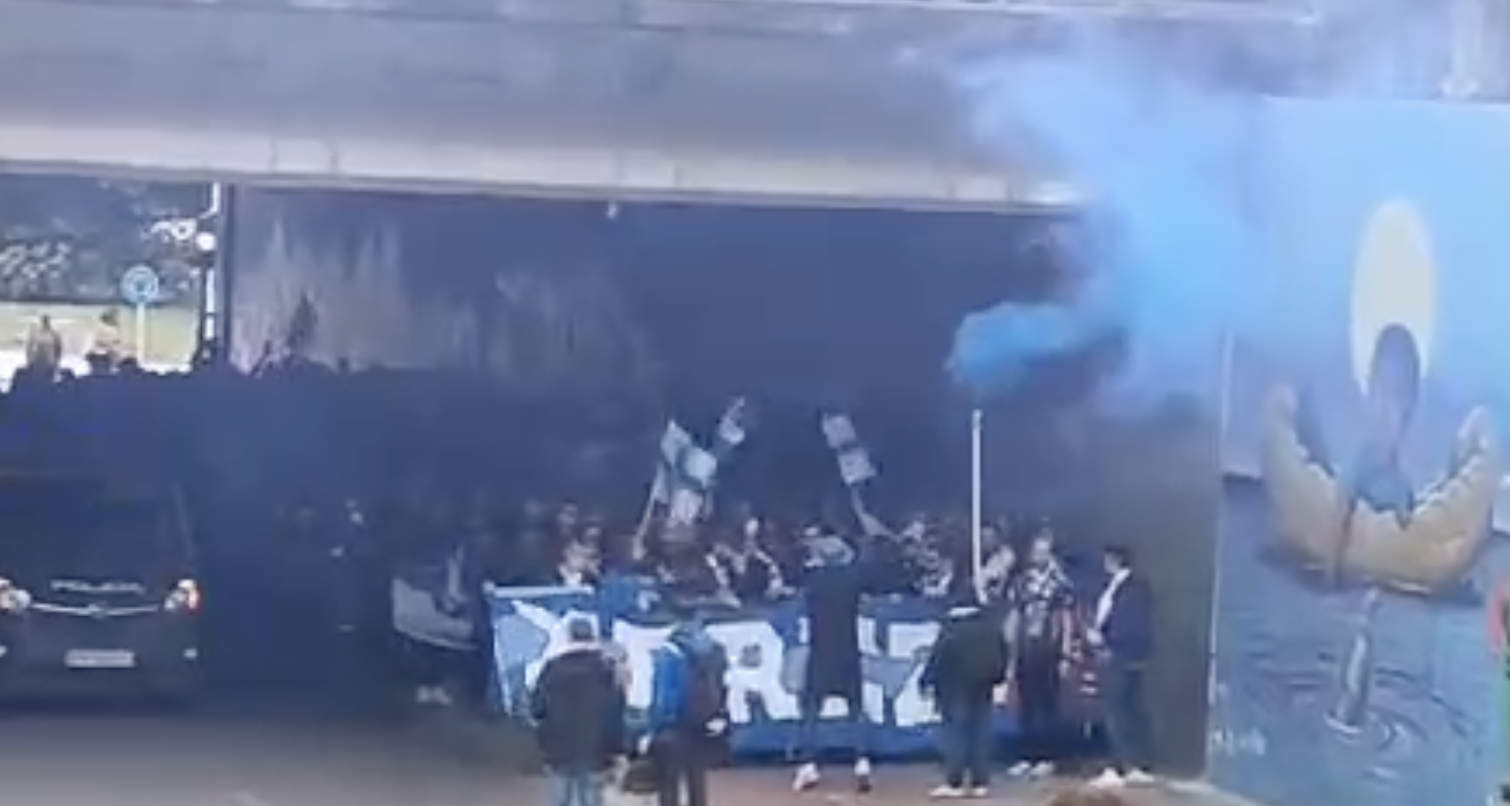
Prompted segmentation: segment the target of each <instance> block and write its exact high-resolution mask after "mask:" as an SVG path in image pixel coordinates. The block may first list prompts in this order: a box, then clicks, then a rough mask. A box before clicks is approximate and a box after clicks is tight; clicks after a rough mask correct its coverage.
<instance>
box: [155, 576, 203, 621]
mask: <svg viewBox="0 0 1510 806" xmlns="http://www.w3.org/2000/svg"><path fill="white" fill-rule="evenodd" d="M163 608H164V609H166V610H169V611H172V612H175V613H192V612H194V611H196V610H198V609H199V583H197V582H195V581H194V580H192V579H181V580H179V581H178V584H177V585H174V586H173V592H172V593H170V594H168V598H167V600H165V601H164V602H163Z"/></svg>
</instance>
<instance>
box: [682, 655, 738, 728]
mask: <svg viewBox="0 0 1510 806" xmlns="http://www.w3.org/2000/svg"><path fill="white" fill-rule="evenodd" d="M687 666H688V670H687V671H688V675H687V677H688V680H687V702H686V706H687V707H686V711H685V712H684V717H685V722H686V724H687V727H690V728H694V729H696V730H707V729H708V726H709V725H710V724H711V723H712V722H713V721H714V720H719V719H722V720H725V721H727V720H728V718H729V687H728V686H727V685H725V683H724V675H725V674H726V673H727V672H728V669H729V663H728V658H726V657H725V656H724V651H723V647H722V646H719V645H717V644H714V645H713V646H711V647H708V648H706V649H701V650H698V651H690V650H687Z"/></svg>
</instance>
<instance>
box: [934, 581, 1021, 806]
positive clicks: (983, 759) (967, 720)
mask: <svg viewBox="0 0 1510 806" xmlns="http://www.w3.org/2000/svg"><path fill="white" fill-rule="evenodd" d="M949 599H950V606H949V610H948V612H947V614H946V616H945V618H944V623H943V624H942V625H941V626H940V628H939V636H938V640H936V641H935V642H934V644H933V649H932V650H931V651H930V653H929V656H928V662H927V664H926V665H925V666H924V667H923V673H922V675H921V677H920V678H919V681H918V685H919V688H920V689H921V690H922V691H923V692H924V693H925V694H926V695H927V696H929V697H930V698H932V699H933V701H934V703H935V704H936V705H937V707H938V712H939V716H940V720H941V721H940V726H939V755H940V756H942V758H943V761H944V783H943V784H941V785H940V786H939V787H938V788H937V789H935V790H933V795H932V796H933V797H934V798H945V799H948V798H960V797H965V796H970V797H986V796H987V795H989V794H990V786H991V747H992V740H993V735H992V726H991V717H992V713H993V711H992V702H993V694H994V691H995V689H996V687H997V686H999V685H1001V683H1002V682H1003V681H1004V680H1006V678H1007V671H1008V665H1009V660H1010V651H1009V650H1008V647H1007V639H1006V635H1005V634H1004V633H1003V632H1002V629H1001V623H1000V621H999V620H997V619H996V618H995V617H994V616H993V615H992V614H991V612H990V611H989V610H987V609H986V608H984V607H983V606H982V603H981V601H980V599H979V593H978V591H976V590H975V589H974V586H973V585H969V584H960V585H956V586H955V590H954V591H953V592H952V593H951V595H950V597H949Z"/></svg>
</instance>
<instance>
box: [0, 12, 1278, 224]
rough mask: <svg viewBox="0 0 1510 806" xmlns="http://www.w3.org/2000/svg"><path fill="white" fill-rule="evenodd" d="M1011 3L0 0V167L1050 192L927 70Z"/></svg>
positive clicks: (561, 183) (512, 188)
mask: <svg viewBox="0 0 1510 806" xmlns="http://www.w3.org/2000/svg"><path fill="white" fill-rule="evenodd" d="M1030 1H1031V0H1015V1H1014V0H977V1H976V2H969V0H966V2H959V0H924V2H923V3H919V2H917V0H423V2H422V1H421V0H115V2H104V1H103V0H100V1H99V2H96V0H0V168H4V169H10V170H15V169H18V168H19V169H24V170H66V171H90V172H137V173H145V174H150V175H171V176H179V177H196V178H220V179H227V178H229V179H241V180H247V181H251V182H256V183H265V184H274V185H296V186H306V185H320V186H337V187H344V186H354V187H382V188H393V189H412V190H423V191H440V192H446V191H487V192H504V193H522V194H539V195H563V196H584V195H586V196H595V197H604V196H608V197H615V196H616V197H622V198H632V199H639V198H655V199H668V198H669V199H680V198H697V199H708V198H717V199H734V200H741V201H756V202H759V201H767V202H776V201H779V202H782V203H790V202H809V203H823V204H858V205H874V204H887V205H912V206H924V207H951V208H953V207H973V208H981V207H984V208H999V207H1002V206H1019V205H1024V204H1030V205H1043V204H1050V205H1055V204H1062V203H1065V202H1067V201H1070V200H1071V198H1072V194H1070V193H1069V192H1068V189H1066V188H1065V187H1063V186H1062V185H1061V184H1059V183H1055V182H1052V181H1046V177H1048V176H1050V175H1051V169H1048V168H1046V166H1045V164H1044V163H1043V162H1041V161H1040V160H1038V159H1037V158H1036V157H1035V155H1034V154H1033V148H1032V146H1031V143H1029V142H1028V141H1027V139H1026V138H1023V139H1022V140H1021V142H1014V143H1013V144H1012V149H1011V150H1012V152H1013V155H1012V157H1013V158H1010V159H1009V158H1008V156H1007V155H1006V154H1004V153H1002V150H1001V149H1000V148H996V147H989V145H990V144H982V143H980V142H977V141H975V140H974V139H972V137H971V135H970V133H969V132H968V131H967V127H966V126H965V125H964V120H965V117H966V115H965V110H964V109H963V108H962V105H961V102H960V99H959V98H957V97H956V96H955V94H954V93H953V91H952V89H951V87H950V85H949V82H948V81H947V78H946V72H947V71H945V70H942V69H938V65H939V64H941V63H942V62H943V61H945V60H947V59H948V58H952V55H953V54H957V53H959V52H961V51H963V50H969V49H971V48H975V49H980V48H985V47H993V48H995V47H1005V46H1010V45H1011V44H1012V43H1013V42H1015V41H1018V40H1021V39H1022V38H1023V37H1024V36H1025V35H1029V36H1030V35H1031V34H1032V33H1033V29H1032V26H1027V25H1025V24H1024V22H1023V20H1024V17H1023V15H1024V14H1026V13H1029V12H1033V13H1041V9H1040V10H1039V11H1037V12H1034V10H1033V8H1032V7H1027V8H1025V7H1024V3H1026V2H1030ZM1047 2H1048V3H1050V4H1052V3H1055V2H1059V3H1063V2H1066V0H1047ZM1080 2H1081V4H1082V6H1081V7H1091V6H1085V5H1084V4H1085V3H1087V2H1093V0H1080ZM1213 3H1215V4H1216V6H1212V4H1213ZM1233 3H1239V4H1240V3H1241V0H1181V2H1180V3H1178V4H1177V5H1178V7H1181V8H1183V7H1186V6H1191V5H1193V6H1194V7H1197V8H1206V7H1219V8H1223V9H1227V8H1237V7H1238V6H1234V5H1231V4H1233ZM1167 5H1169V4H1168V3H1167V2H1166V3H1164V4H1161V5H1160V7H1161V8H1162V7H1164V6H1167ZM1126 7H1127V4H1125V3H1120V4H1116V5H1115V6H1113V7H1111V8H1114V9H1116V8H1121V9H1125V8H1126ZM1096 8H1098V7H1096ZM1223 13H1226V12H1223ZM1245 13H1248V12H1245ZM995 145H999V144H995ZM1030 166H1032V167H1030Z"/></svg>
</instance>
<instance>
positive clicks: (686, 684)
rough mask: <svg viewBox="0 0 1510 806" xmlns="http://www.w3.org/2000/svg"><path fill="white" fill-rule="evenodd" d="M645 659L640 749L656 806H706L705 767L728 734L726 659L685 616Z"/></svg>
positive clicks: (721, 650) (694, 621) (694, 622)
mask: <svg viewBox="0 0 1510 806" xmlns="http://www.w3.org/2000/svg"><path fill="white" fill-rule="evenodd" d="M679 622H680V623H679V624H678V625H677V627H676V628H675V629H674V630H672V633H671V636H670V638H668V639H667V641H666V643H665V644H664V645H662V646H661V647H659V648H657V649H656V650H655V651H654V652H653V653H652V654H651V674H652V679H651V689H650V707H649V709H648V714H647V716H648V718H649V730H648V731H647V733H646V735H645V736H644V738H643V739H642V740H641V742H640V750H641V752H642V753H643V754H646V755H648V756H650V759H651V763H652V767H653V769H654V772H655V774H654V778H655V790H656V801H657V804H658V806H683V800H682V792H683V791H684V790H685V791H686V793H687V799H686V801H685V806H708V766H709V762H710V761H711V757H712V756H713V755H714V748H715V746H716V745H717V744H719V743H722V742H724V741H726V740H727V738H728V732H729V718H728V708H727V700H728V690H727V688H726V687H725V685H724V676H725V674H726V673H727V667H728V664H727V659H726V658H724V656H723V648H722V647H721V646H719V645H718V643H717V642H715V641H714V640H713V639H712V637H710V636H709V635H708V634H707V632H706V631H704V630H703V629H702V628H701V627H700V626H699V625H698V624H697V622H696V620H695V619H693V618H692V617H690V616H685V615H684V616H683V617H681V618H680V619H679Z"/></svg>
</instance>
